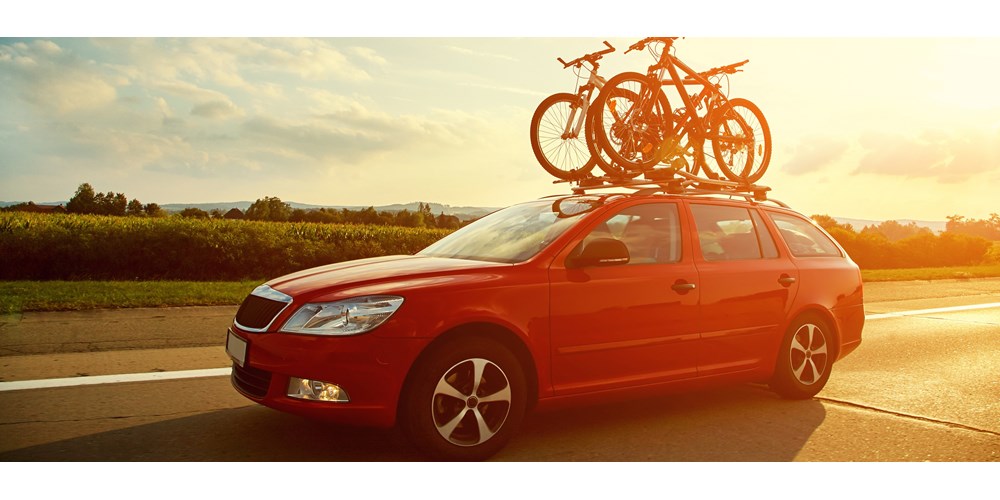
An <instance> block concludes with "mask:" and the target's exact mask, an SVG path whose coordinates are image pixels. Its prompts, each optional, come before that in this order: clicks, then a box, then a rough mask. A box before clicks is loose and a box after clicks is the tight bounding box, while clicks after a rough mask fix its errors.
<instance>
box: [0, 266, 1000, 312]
mask: <svg viewBox="0 0 1000 500" xmlns="http://www.w3.org/2000/svg"><path fill="white" fill-rule="evenodd" d="M861 276H862V279H863V280H864V281H865V282H866V283H872V282H877V281H911V280H942V279H975V278H990V277H1000V265H989V266H972V267H937V268H922V269H874V270H863V271H862V272H861ZM260 283H261V281H260V280H256V281H0V314H11V313H20V312H29V311H79V310H85V309H116V308H128V307H182V306H214V305H231V306H235V305H238V304H239V303H240V302H241V301H242V300H243V298H244V297H246V296H247V294H249V293H250V291H251V290H253V289H254V287H256V286H257V285H259V284H260Z"/></svg>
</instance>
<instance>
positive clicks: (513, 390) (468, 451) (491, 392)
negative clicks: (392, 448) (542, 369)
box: [400, 337, 527, 461]
mask: <svg viewBox="0 0 1000 500" xmlns="http://www.w3.org/2000/svg"><path fill="white" fill-rule="evenodd" d="M400 405H401V406H400V419H401V422H400V424H401V425H400V426H401V427H402V430H403V431H404V433H405V434H406V435H407V437H408V438H409V439H410V440H411V441H412V442H413V444H414V445H415V446H416V447H417V448H418V449H420V450H421V451H422V452H424V453H425V454H426V455H428V456H429V457H431V458H434V459H439V460H448V461H462V460H484V459H486V458H489V457H491V456H493V455H494V454H496V453H497V452H498V451H500V449H501V448H503V447H504V446H505V445H506V444H507V442H508V441H510V439H511V437H513V435H514V434H515V433H516V432H517V429H518V427H520V425H521V421H522V420H523V419H524V414H525V409H526V405H527V383H526V381H525V375H524V370H523V368H522V367H521V363H520V362H519V361H518V359H517V356H515V355H514V354H513V353H512V352H511V351H510V350H509V349H508V348H507V347H505V346H504V345H503V344H501V343H499V342H497V341H495V340H492V339H488V338H481V337H477V338H475V339H465V340H461V341H451V342H448V343H446V344H443V345H440V346H438V347H436V348H434V350H433V351H431V352H429V353H428V355H427V356H425V357H423V358H422V359H421V360H420V361H418V363H417V365H416V366H415V367H414V368H413V372H412V373H411V376H410V383H408V384H407V388H406V389H405V392H404V394H403V395H402V400H401V402H400Z"/></svg>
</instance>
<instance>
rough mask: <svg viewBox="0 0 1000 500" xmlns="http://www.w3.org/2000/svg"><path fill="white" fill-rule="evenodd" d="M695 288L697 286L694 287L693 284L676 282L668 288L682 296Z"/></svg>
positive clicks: (681, 281)
mask: <svg viewBox="0 0 1000 500" xmlns="http://www.w3.org/2000/svg"><path fill="white" fill-rule="evenodd" d="M697 287H698V286H697V285H695V284H694V283H688V282H687V281H683V280H678V281H677V283H674V284H673V286H671V287H670V288H673V289H674V291H675V292H677V293H679V294H681V295H684V294H685V293H688V292H690V291H691V290H694V289H695V288H697Z"/></svg>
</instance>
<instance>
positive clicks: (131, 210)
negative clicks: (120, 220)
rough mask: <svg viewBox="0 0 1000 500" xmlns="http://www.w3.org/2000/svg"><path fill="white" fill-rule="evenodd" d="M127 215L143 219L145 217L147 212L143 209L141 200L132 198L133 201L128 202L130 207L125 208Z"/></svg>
mask: <svg viewBox="0 0 1000 500" xmlns="http://www.w3.org/2000/svg"><path fill="white" fill-rule="evenodd" d="M125 214H126V215H131V216H136V217H142V216H143V215H145V212H144V211H143V209H142V203H141V202H140V201H139V200H137V199H135V198H132V201H130V202H128V207H126V208H125Z"/></svg>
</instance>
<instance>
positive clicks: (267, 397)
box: [231, 326, 430, 427]
mask: <svg viewBox="0 0 1000 500" xmlns="http://www.w3.org/2000/svg"><path fill="white" fill-rule="evenodd" d="M232 332H233V333H234V334H235V335H236V336H238V337H240V338H241V339H243V340H245V341H246V342H247V350H246V357H245V361H244V363H243V366H242V367H241V366H239V365H238V364H237V363H235V362H234V364H233V375H232V379H231V380H232V383H233V387H235V388H236V390H237V391H239V392H240V393H241V394H243V395H244V396H245V397H247V398H249V399H250V400H252V401H255V402H257V403H260V404H262V405H264V406H268V407H271V408H274V409H276V410H280V411H285V412H288V413H293V414H297V415H302V416H305V417H310V418H317V419H322V420H327V421H331V422H336V423H341V424H348V425H363V426H373V427H391V426H392V425H394V424H395V421H396V407H397V404H398V402H399V394H400V391H401V390H402V387H403V382H404V381H405V379H406V374H407V373H408V372H409V369H410V366H412V364H413V362H414V361H415V360H416V358H417V356H418V355H419V353H420V352H421V351H422V350H423V348H424V347H425V346H426V345H427V343H429V342H430V339H420V338H417V339H412V338H385V337H379V336H376V335H372V334H371V333H369V334H362V335H357V336H348V337H326V336H312V335H296V334H287V333H251V332H246V331H243V330H241V329H239V328H237V327H235V326H234V327H232ZM289 377H298V378H305V379H310V380H322V381H325V382H331V383H334V384H337V385H339V386H341V387H343V388H344V389H345V390H346V391H347V392H348V394H350V397H351V400H350V401H349V402H328V401H309V400H302V399H296V398H291V397H289V396H288V395H287V393H288V379H289Z"/></svg>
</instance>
